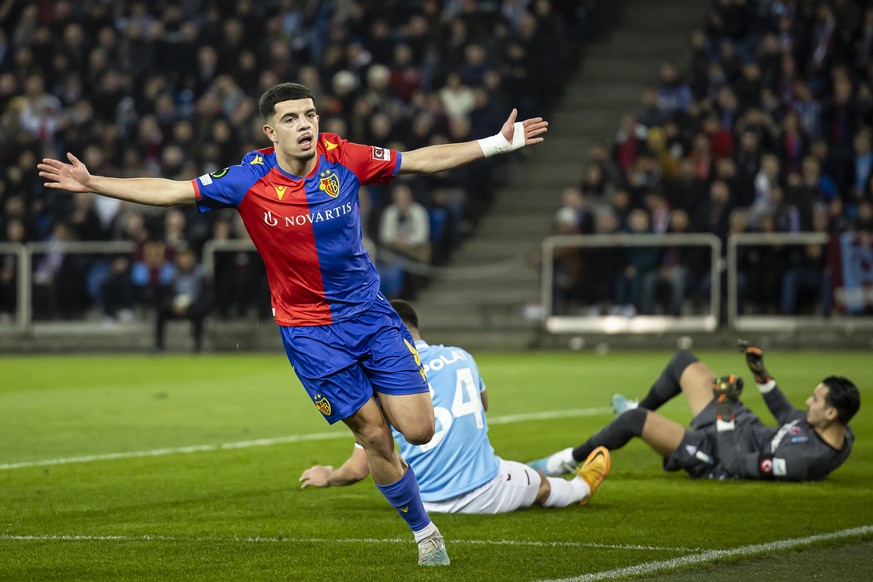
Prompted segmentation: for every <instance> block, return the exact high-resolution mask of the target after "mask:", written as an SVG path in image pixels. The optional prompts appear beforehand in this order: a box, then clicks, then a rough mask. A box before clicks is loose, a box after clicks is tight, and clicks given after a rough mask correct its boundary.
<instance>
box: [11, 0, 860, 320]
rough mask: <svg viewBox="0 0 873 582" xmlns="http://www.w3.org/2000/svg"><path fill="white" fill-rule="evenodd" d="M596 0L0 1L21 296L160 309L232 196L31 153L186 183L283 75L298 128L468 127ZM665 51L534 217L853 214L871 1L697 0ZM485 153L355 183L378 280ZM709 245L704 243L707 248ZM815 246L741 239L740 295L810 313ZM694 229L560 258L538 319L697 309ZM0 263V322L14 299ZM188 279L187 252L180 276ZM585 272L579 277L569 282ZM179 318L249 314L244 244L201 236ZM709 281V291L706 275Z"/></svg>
mask: <svg viewBox="0 0 873 582" xmlns="http://www.w3.org/2000/svg"><path fill="white" fill-rule="evenodd" d="M614 4H615V2H614V1H613V0H585V1H582V2H578V1H574V0H492V1H472V0H418V1H409V2H401V1H399V0H395V1H393V2H392V1H388V2H376V1H374V0H333V1H327V0H322V1H319V0H265V1H263V2H253V1H250V0H237V1H234V2H226V1H217V0H216V1H210V2H205V1H202V0H175V1H171V0H166V1H159V2H144V1H123V2H106V1H103V0H85V1H83V2H78V3H73V2H71V1H69V0H58V1H56V2H44V1H37V0H34V1H22V2H11V1H5V2H0V167H2V168H3V169H2V171H0V208H2V213H0V240H2V241H3V242H31V241H44V242H49V243H58V244H55V245H54V246H51V247H50V249H51V250H49V251H48V252H46V253H45V254H43V255H38V256H37V261H35V264H34V265H33V268H34V314H35V317H37V318H41V319H54V318H75V317H80V316H82V315H83V314H84V313H88V312H91V313H93V312H94V311H95V310H96V311H98V312H99V313H101V314H102V315H103V316H104V317H105V318H106V319H107V320H118V319H121V320H124V319H128V318H130V317H131V316H132V313H133V312H134V310H135V309H137V308H142V307H147V308H153V309H156V310H158V311H160V309H161V307H160V306H161V305H164V304H166V303H167V302H172V300H173V297H172V296H171V294H172V291H171V289H172V287H173V279H174V277H175V274H176V270H177V269H176V265H175V263H176V260H175V258H176V255H177V254H178V252H179V251H180V250H181V249H184V248H192V249H193V250H194V251H195V254H196V256H197V257H198V258H202V256H201V253H202V249H203V245H204V244H205V243H206V242H207V241H209V240H229V241H232V240H244V239H245V238H246V237H247V235H246V233H245V230H244V228H243V227H242V224H241V221H240V220H238V218H237V217H236V216H235V214H234V213H232V212H227V213H225V212H217V213H212V215H209V216H204V217H196V218H195V217H194V216H193V215H194V214H196V210H194V209H193V208H185V209H173V210H170V211H167V212H164V211H157V212H156V211H155V210H153V209H152V210H150V209H148V208H145V207H141V206H136V205H130V204H124V203H120V202H118V201H114V200H111V199H105V198H98V197H95V196H92V195H87V194H83V195H78V196H73V197H71V196H69V195H66V194H63V193H61V194H58V193H53V192H50V191H48V190H46V189H45V188H44V187H43V186H42V184H41V182H40V180H39V178H38V176H37V175H36V172H35V171H34V168H35V166H36V163H37V160H39V159H41V158H42V157H43V156H59V155H63V153H65V152H66V151H76V152H81V154H82V159H83V161H84V162H85V163H86V164H87V165H88V166H89V167H90V168H92V169H93V170H94V171H95V172H96V173H100V174H107V175H116V176H122V177H123V176H137V175H143V174H147V175H152V176H163V177H169V178H185V179H187V178H194V177H196V176H197V175H198V174H200V173H204V172H214V171H218V170H220V169H221V168H222V167H224V166H226V165H228V164H232V163H236V161H237V160H239V159H240V157H241V156H242V155H243V154H244V153H245V152H247V151H250V150H252V149H257V148H260V147H264V146H265V145H266V143H264V142H263V139H262V134H261V131H260V127H261V120H260V119H259V117H258V115H257V107H256V100H257V98H258V96H259V95H260V94H261V93H262V92H263V91H264V90H265V89H266V88H268V87H270V86H272V85H274V84H275V83H277V82H280V81H283V80H296V81H299V82H302V83H304V84H306V85H308V86H310V87H312V88H313V90H314V91H315V94H316V98H317V99H316V103H317V105H318V106H319V112H320V114H321V117H322V129H323V130H325V131H331V132H336V133H338V134H340V135H342V136H344V137H346V138H348V139H349V140H351V141H357V142H362V143H377V144H384V145H386V146H388V147H391V148H396V149H411V148H416V147H420V146H422V145H427V144H432V143H445V142H451V141H459V140H464V139H470V138H476V137H481V136H483V135H485V134H487V133H488V132H489V131H491V129H490V128H492V127H493V126H495V125H497V124H499V122H500V121H501V120H502V119H503V118H504V117H505V112H506V111H507V110H508V109H509V107H510V104H519V106H520V107H519V108H520V112H519V113H520V116H522V117H523V116H525V115H529V114H543V113H546V112H548V111H550V110H552V109H553V108H554V107H555V106H556V105H558V103H559V100H560V96H561V92H562V88H563V83H564V81H565V79H566V77H567V74H568V73H569V72H570V71H572V70H573V69H574V68H576V67H577V66H578V65H579V60H580V54H581V50H580V49H581V47H582V46H583V44H584V42H585V41H586V39H588V38H589V37H590V36H591V35H592V34H593V32H592V31H602V30H604V29H605V28H606V27H607V24H608V21H609V15H610V13H611V11H613V10H616V8H615V6H614ZM689 56H690V58H689V60H688V62H687V63H684V64H683V65H684V66H682V67H680V66H678V65H677V64H673V63H664V64H663V65H662V66H661V67H660V69H659V70H658V71H653V72H652V75H653V83H652V84H651V85H650V86H648V87H646V88H645V89H644V90H643V92H642V95H641V103H640V105H639V108H638V109H637V110H636V111H634V112H629V113H628V114H627V115H625V116H624V118H623V119H622V121H621V123H620V126H619V128H618V130H617V131H616V134H615V138H614V141H613V142H612V143H600V144H597V145H595V146H594V147H592V148H591V150H590V152H589V154H588V157H587V159H586V160H584V171H583V178H582V181H581V183H580V184H579V185H578V186H574V187H571V188H567V189H566V190H565V191H564V192H563V194H562V200H563V206H562V207H561V209H560V210H559V211H558V213H557V214H556V217H555V224H554V232H555V233H561V234H569V233H585V234H587V233H617V232H631V233H683V232H711V233H715V234H716V235H717V236H719V238H720V239H721V240H722V242H723V243H724V241H725V240H726V238H727V236H728V235H729V234H732V233H741V232H762V233H769V232H824V233H842V232H848V231H859V232H866V233H870V232H871V231H873V185H871V174H873V171H871V170H873V147H871V140H873V89H871V80H873V79H871V75H873V3H871V2H869V1H867V0H714V1H713V2H712V3H711V6H710V8H709V11H708V15H707V18H706V22H705V23H704V26H703V27H702V28H700V29H698V30H695V31H694V32H693V33H692V34H691V36H690V39H689ZM505 163H506V160H505V159H495V160H489V161H488V162H485V163H482V164H479V165H477V166H476V167H475V168H467V167H464V168H459V169H457V170H454V171H452V172H447V173H445V174H441V175H438V176H429V177H421V176H419V177H414V178H406V177H404V178H403V179H399V180H397V181H395V183H394V184H393V185H391V186H379V187H368V188H366V189H364V190H362V199H361V205H360V206H361V213H362V215H363V217H364V221H363V222H364V224H365V228H366V233H365V234H366V237H367V240H368V242H369V243H370V245H371V246H370V250H371V254H372V255H373V256H374V257H375V258H376V259H377V264H378V267H379V270H380V272H381V274H382V279H383V290H384V292H385V293H386V295H389V296H391V297H406V298H412V297H414V296H415V293H416V291H417V289H418V288H419V287H420V286H421V285H422V284H423V283H424V279H423V278H422V277H419V276H418V275H417V274H416V271H414V270H413V271H408V270H407V269H408V265H409V262H408V261H409V260H411V261H416V262H419V263H424V264H432V265H442V264H445V263H446V261H447V260H448V258H449V257H450V256H451V254H452V252H453V250H455V249H456V248H457V247H458V246H459V245H460V244H461V242H462V241H463V240H464V238H465V237H466V236H468V235H469V234H470V233H472V232H473V231H474V230H475V228H476V225H477V223H478V222H479V220H480V218H481V217H482V215H483V214H484V213H485V212H487V210H488V208H489V204H490V203H491V198H492V192H493V190H494V188H496V187H499V185H500V182H501V180H502V179H505V178H504V174H505V173H504V172H501V171H500V168H499V167H498V166H497V164H505ZM64 241H132V243H133V244H135V245H136V250H135V251H134V252H133V253H132V254H119V255H117V256H107V258H100V257H97V256H95V255H72V254H65V253H64V252H63V246H62V243H63V242H64ZM724 248H725V245H723V250H724ZM826 252H827V251H826V248H825V247H824V246H822V245H809V246H785V247H776V246H767V247H764V246H762V247H754V248H752V247H749V248H748V250H745V251H744V252H742V253H741V255H740V258H739V261H740V263H739V280H738V284H739V291H740V293H739V297H740V306H739V307H740V309H741V311H742V312H744V313H762V314H776V313H781V314H798V313H803V312H810V311H811V312H817V313H823V314H825V315H828V314H829V313H830V312H831V310H832V309H833V305H832V301H831V297H832V294H831V293H830V289H829V287H830V280H829V275H828V270H827V269H826V268H825V266H826V263H827V257H826ZM706 253H707V251H705V250H702V249H700V248H688V247H675V248H667V249H663V250H658V249H654V248H637V249H633V250H630V251H623V250H620V249H610V250H609V251H608V252H597V253H592V252H563V253H560V254H559V256H558V258H557V259H556V266H557V273H558V277H557V278H556V305H557V309H558V311H559V312H561V311H563V312H572V311H579V310H585V311H586V312H590V313H595V312H596V313H604V312H611V313H621V314H625V315H633V314H636V313H644V314H649V313H669V314H680V313H685V312H688V311H689V310H694V309H700V308H701V307H702V306H703V305H704V303H705V301H706V298H707V296H708V292H709V287H710V286H711V285H712V281H711V280H710V274H709V273H710V268H709V267H710V261H709V258H708V255H707V254H706ZM15 260H16V259H15V257H13V256H12V255H2V256H0V317H5V318H9V317H10V316H11V314H12V313H14V310H15V305H16V276H15V265H16V263H15ZM196 272H197V273H198V274H199V276H201V277H202V276H203V275H202V272H201V270H199V269H198V270H197V271H196ZM591 273H596V274H597V276H590V274H591ZM214 276H215V281H214V284H205V285H203V284H198V285H197V286H196V288H197V289H200V290H201V292H202V293H203V294H204V297H202V298H200V301H202V304H201V305H200V306H199V307H198V310H197V311H198V313H200V312H203V311H208V310H209V307H208V306H209V305H214V307H215V309H216V310H217V315H219V316H221V317H236V316H243V315H246V314H257V315H258V316H259V317H269V302H268V296H269V294H268V290H267V288H266V280H265V277H264V273H263V268H262V266H261V265H260V263H259V259H258V257H257V255H256V254H255V253H253V252H252V253H250V252H244V251H239V252H232V253H231V252H223V253H219V254H218V255H217V258H216V263H215V269H214ZM721 284H722V285H724V284H725V280H724V277H722V278H721Z"/></svg>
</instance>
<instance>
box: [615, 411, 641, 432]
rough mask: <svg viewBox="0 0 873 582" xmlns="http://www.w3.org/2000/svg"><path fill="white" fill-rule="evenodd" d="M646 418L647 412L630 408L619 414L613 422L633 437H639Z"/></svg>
mask: <svg viewBox="0 0 873 582" xmlns="http://www.w3.org/2000/svg"><path fill="white" fill-rule="evenodd" d="M648 416H649V411H648V410H646V409H645V408H631V409H630V410H625V411H624V412H622V413H621V414H619V415H618V416H617V417H616V419H615V420H614V421H613V422H615V423H616V424H617V425H618V426H621V427H622V428H623V429H625V430H626V431H628V432H629V433H630V434H632V435H633V436H635V437H639V436H642V434H643V427H644V426H645V424H646V418H648Z"/></svg>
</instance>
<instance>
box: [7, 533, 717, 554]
mask: <svg viewBox="0 0 873 582" xmlns="http://www.w3.org/2000/svg"><path fill="white" fill-rule="evenodd" d="M0 541H19V542H26V541H37V542H39V541H65V542H83V541H84V542H152V541H158V542H189V543H190V542H193V543H201V542H202V543H215V542H225V543H274V544H325V543H338V544H384V543H389V544H412V543H414V541H413V540H412V539H409V538H384V539H380V538H292V537H261V536H257V537H239V536H235V537H230V538H222V537H175V536H164V535H142V536H119V535H102V536H96V535H94V536H89V535H12V534H0ZM450 543H451V544H452V545H455V544H469V545H487V546H533V547H558V548H596V549H604V550H643V551H660V552H696V551H699V550H700V548H681V547H677V548H673V547H663V546H639V545H633V544H630V545H629V544H597V543H589V542H562V541H554V542H544V541H536V540H456V539H453V540H451V542H450Z"/></svg>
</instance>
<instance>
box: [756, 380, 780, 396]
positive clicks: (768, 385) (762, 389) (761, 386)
mask: <svg viewBox="0 0 873 582" xmlns="http://www.w3.org/2000/svg"><path fill="white" fill-rule="evenodd" d="M775 387H776V380H774V379H773V378H770V379H769V380H768V381H767V383H766V384H758V390H759V391H760V392H761V394H766V393H767V392H769V391H770V390H772V389H773V388H775Z"/></svg>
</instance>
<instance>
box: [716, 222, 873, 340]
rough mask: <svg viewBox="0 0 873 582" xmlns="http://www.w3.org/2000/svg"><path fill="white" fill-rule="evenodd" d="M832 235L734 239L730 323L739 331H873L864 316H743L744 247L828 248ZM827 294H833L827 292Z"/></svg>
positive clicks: (731, 245) (729, 252)
mask: <svg viewBox="0 0 873 582" xmlns="http://www.w3.org/2000/svg"><path fill="white" fill-rule="evenodd" d="M829 240H830V235H829V234H828V233H824V232H799V233H743V234H735V235H731V236H730V237H729V238H728V242H727V308H728V309H727V319H728V326H729V327H730V328H731V329H734V330H737V331H746V332H766V331H771V332H772V331H781V332H791V331H796V330H798V329H822V328H828V329H832V330H839V331H843V332H851V331H852V330H855V329H865V330H870V329H873V318H871V317H863V316H840V315H835V314H827V313H822V314H820V315H787V314H786V315H746V314H743V313H740V300H739V287H740V285H739V253H740V249H741V248H743V247H747V248H748V247H774V246H806V245H827V244H828V243H829ZM826 292H831V290H827V291H826Z"/></svg>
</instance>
